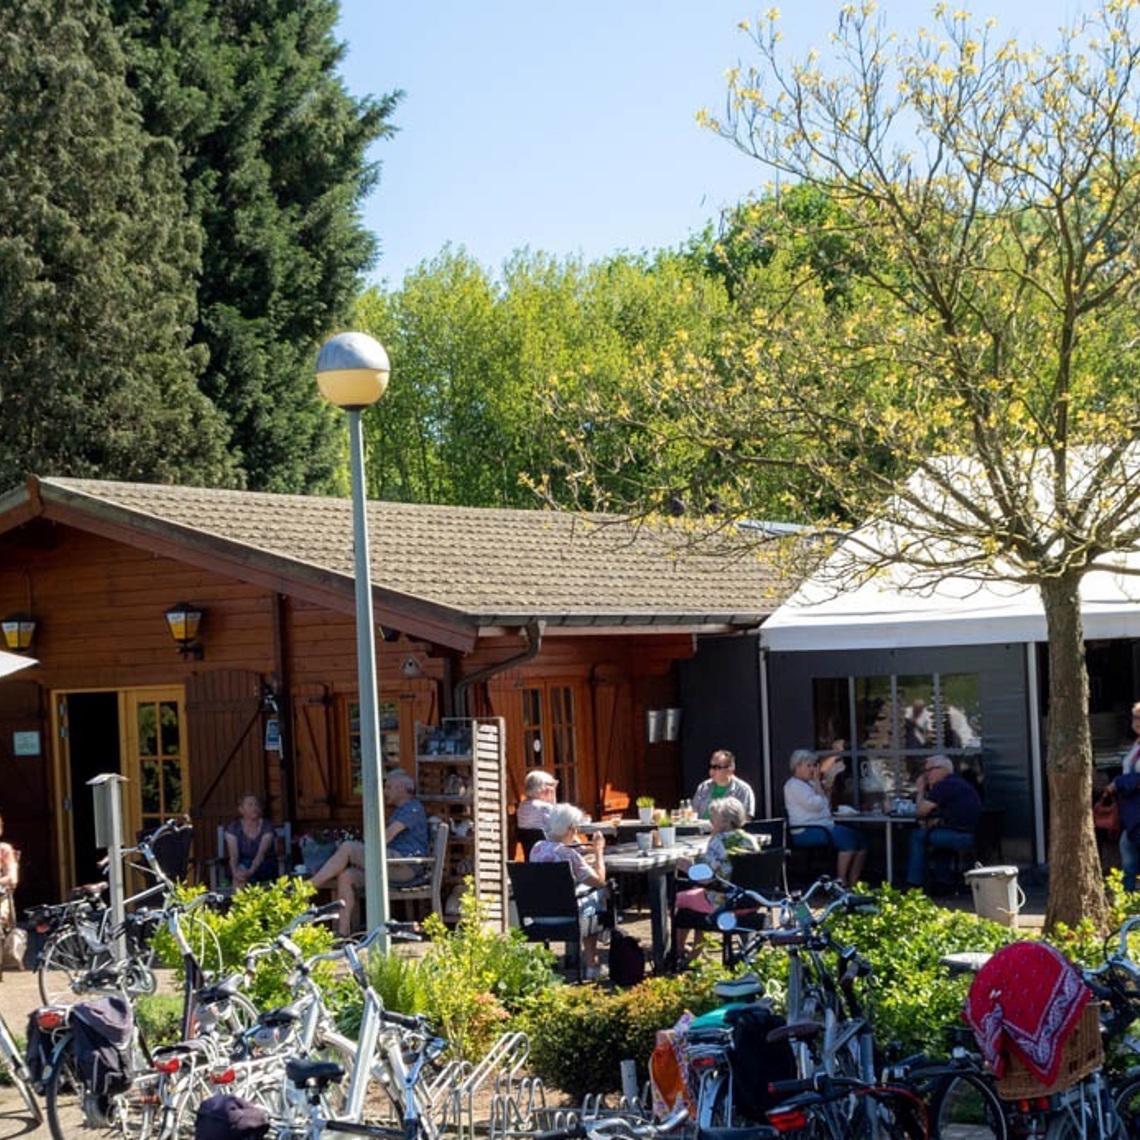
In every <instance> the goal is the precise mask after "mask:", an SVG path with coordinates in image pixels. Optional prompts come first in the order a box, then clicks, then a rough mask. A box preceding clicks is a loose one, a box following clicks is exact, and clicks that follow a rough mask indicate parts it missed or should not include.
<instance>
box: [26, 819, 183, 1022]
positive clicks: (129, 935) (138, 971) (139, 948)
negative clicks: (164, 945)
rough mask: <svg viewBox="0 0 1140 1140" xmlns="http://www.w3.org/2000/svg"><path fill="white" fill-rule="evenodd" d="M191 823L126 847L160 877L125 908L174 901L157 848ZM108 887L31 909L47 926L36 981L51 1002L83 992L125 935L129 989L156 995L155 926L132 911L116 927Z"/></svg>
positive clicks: (166, 827) (171, 825)
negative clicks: (83, 982) (84, 982)
mask: <svg viewBox="0 0 1140 1140" xmlns="http://www.w3.org/2000/svg"><path fill="white" fill-rule="evenodd" d="M186 826H188V821H187V820H186V819H185V817H179V818H177V819H172V820H168V821H167V822H166V823H164V824H162V826H160V827H159V828H157V829H156V830H155V831H153V832H152V833H151V834H150V835H149V836H145V837H143V838H142V839H140V840H139V843H138V845H137V846H135V847H129V848H125V849H124V850H123V852H122V853H123V855H124V856H130V855H136V854H141V855H143V856H144V864H143V865H142V866H141V867H140V866H139V864H135V866H136V867H139V869H140V870H142V871H143V872H144V873H145V874H148V875H150V876H152V877H153V878H155V880H156V882H155V883H154V884H153V885H152V886H149V887H147V888H145V889H144V890H142V891H139V892H138V893H137V894H134V895H131V896H130V897H129V898H127V899H125V900H124V901H123V906H124V907H125V908H126V907H132V906H134V907H137V906H139V905H140V904H141V903H144V902H147V901H148V900H151V899H154V898H157V897H158V896H160V895H161V896H163V898H164V900H165V899H169V897H170V893H171V891H172V890H173V889H174V883H173V882H172V881H171V880H170V879H169V878H168V877H167V876H166V874H165V873H164V872H163V871H162V868H161V867H160V866H159V864H158V861H157V859H155V858H154V853H153V846H154V844H155V843H157V841H158V840H159V839H160V838H162V837H163V836H165V835H167V834H169V833H171V832H174V831H178V830H180V829H182V828H184V827H186ZM106 889H107V884H106V883H94V884H88V885H85V886H82V887H77V888H75V891H74V892H73V893H75V894H76V895H77V897H76V898H75V899H73V900H71V901H69V902H66V903H61V904H56V905H55V906H48V907H39V908H36V909H35V910H33V911H30V912H29V917H30V918H31V920H32V921H33V923H35V925H36V927H37V929H40V930H41V932H43V928H44V927H45V926H46V927H47V930H46V934H47V937H46V939H45V941H44V944H43V947H42V949H41V950H40V953H39V956H38V959H37V962H36V982H37V985H38V987H39V991H40V998H41V999H42V1001H43V1003H44V1004H45V1005H51V1004H53V1003H54V1002H57V1001H60V1000H61V999H63V998H66V997H68V996H69V995H72V994H76V993H79V992H81V991H79V990H77V988H76V984H77V982H78V980H79V979H80V978H82V977H85V976H91V975H92V974H94V973H95V972H97V971H99V970H102V969H106V968H107V967H109V966H110V965H111V963H112V962H114V961H115V959H116V958H117V957H118V956H119V955H118V952H117V950H116V944H117V942H118V940H119V938H120V936H122V939H123V942H124V955H125V958H126V960H127V961H129V962H130V963H131V968H130V971H129V973H128V976H127V977H126V978H125V979H124V981H125V984H126V986H127V989H128V991H129V992H130V993H131V994H134V995H137V996H141V995H143V994H151V993H154V991H155V988H156V986H157V981H156V978H155V974H154V969H153V959H154V955H153V951H152V949H151V935H152V934H153V933H154V927H153V926H152V925H148V923H147V921H146V919H145V917H143V916H138V915H134V914H131V913H129V912H128V913H126V914H125V915H124V917H123V921H122V923H121V924H119V925H114V924H113V923H112V915H111V909H110V907H109V906H108V905H107V903H106V901H105V899H104V898H103V894H104V892H105V891H106Z"/></svg>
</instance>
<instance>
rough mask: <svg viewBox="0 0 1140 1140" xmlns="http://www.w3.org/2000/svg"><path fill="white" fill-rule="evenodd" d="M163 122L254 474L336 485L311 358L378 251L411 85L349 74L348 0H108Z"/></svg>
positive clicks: (198, 334)
mask: <svg viewBox="0 0 1140 1140" xmlns="http://www.w3.org/2000/svg"><path fill="white" fill-rule="evenodd" d="M110 2H111V7H112V11H113V13H114V18H115V20H116V23H117V24H118V26H119V27H120V29H121V31H122V33H123V36H124V39H125V41H126V44H127V49H128V52H129V54H130V58H131V63H132V81H133V83H134V85H135V88H136V90H137V92H138V95H139V98H140V100H141V102H142V106H143V112H144V116H145V121H146V125H147V127H148V129H149V130H150V131H151V133H152V134H154V135H156V136H159V137H170V138H172V139H173V140H174V141H175V145H176V146H177V148H178V152H179V155H180V156H181V159H182V166H183V171H184V176H185V179H186V185H187V194H188V199H189V201H190V203H191V206H192V208H193V210H194V211H195V212H196V214H197V216H198V217H199V218H200V220H201V224H202V228H203V231H204V237H205V240H204V246H203V255H202V269H201V276H200V280H199V287H198V304H199V319H198V323H197V326H196V329H195V342H196V343H197V344H199V345H201V346H202V347H203V348H205V350H206V352H207V362H206V366H205V369H204V371H203V373H202V377H201V381H200V384H201V388H202V391H203V392H204V393H205V394H206V395H207V396H208V397H209V398H210V400H211V401H213V403H214V404H215V405H216V406H217V407H218V408H220V409H221V410H222V411H223V412H224V413H225V416H226V418H227V420H228V421H229V424H230V431H231V437H230V445H231V447H232V449H233V451H234V453H235V454H236V456H237V457H238V459H239V461H240V462H241V464H242V466H243V468H244V469H245V472H246V476H247V479H248V482H249V485H250V486H251V487H253V488H256V489H261V490H273V491H312V490H327V489H329V488H330V487H331V486H332V485H333V483H334V482H335V480H336V477H337V475H338V473H339V471H340V468H341V466H342V455H343V449H342V444H341V439H340V435H339V427H338V422H337V419H336V417H335V414H334V413H333V412H332V411H331V410H330V409H329V408H328V407H327V406H325V405H324V404H323V402H322V401H320V400H319V398H318V397H317V396H316V393H315V386H314V382H313V376H312V371H313V354H314V352H315V349H316V346H317V345H318V343H319V342H320V340H321V339H323V337H324V336H325V335H327V334H328V333H330V332H332V331H334V330H335V329H336V328H337V327H339V326H342V325H344V324H345V323H346V320H347V318H348V314H349V311H350V308H351V304H352V302H353V300H354V299H355V297H356V295H357V294H358V293H359V291H360V289H361V287H362V273H363V271H364V270H365V269H366V268H367V267H368V266H369V265H370V264H371V263H372V261H373V259H374V256H375V252H376V250H375V243H374V240H373V238H372V237H371V236H370V235H369V234H368V233H367V232H366V231H365V229H364V228H363V226H362V224H361V221H360V217H359V206H360V203H361V202H362V200H363V199H364V197H365V196H366V195H367V194H368V192H369V191H370V190H371V189H372V187H373V185H374V184H375V182H376V178H377V167H376V166H375V164H372V163H369V162H368V161H367V157H366V151H367V148H368V147H369V145H370V144H371V143H372V142H374V141H375V140H377V139H380V138H383V137H385V136H386V135H387V134H388V133H389V132H390V131H391V126H390V124H389V122H388V120H389V117H390V116H391V114H392V112H393V110H394V108H395V105H396V102H397V98H398V96H396V95H391V96H387V97H384V98H381V99H378V100H373V99H364V100H356V99H353V98H352V97H351V96H350V95H349V94H348V93H347V91H346V90H345V89H344V86H343V84H342V82H341V80H340V79H339V77H338V75H337V67H338V65H339V63H340V61H341V59H342V57H343V45H341V44H339V43H338V42H337V41H336V39H335V37H334V34H333V32H334V28H335V24H336V18H337V12H338V4H337V0H261V2H259V3H257V4H250V3H248V2H246V0H110Z"/></svg>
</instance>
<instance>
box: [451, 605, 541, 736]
mask: <svg viewBox="0 0 1140 1140" xmlns="http://www.w3.org/2000/svg"><path fill="white" fill-rule="evenodd" d="M545 629H546V622H544V621H537V620H535V621H528V622H527V623H526V626H525V627H524V628H523V633H524V635H525V636H526V639H527V643H528V644H527V647H526V649H524V650H523V651H522V652H521V653H516V654H515V656H514V657H508V658H507V659H506V660H505V661H500V662H498V664H495V665H488V666H487V668H486V669H480V670H479V671H478V672H476V673H472V674H471V675H470V676H469V677H461V678H460V679H459V681H458V683H457V684H456V686H455V691H454V694H453V696H452V700H453V702H454V704H455V715H456V716H466V715H467V690H468V689H469V688H471V686H472V685H476V684H478V683H479V682H480V681H485V680H487V678H488V677H493V676H495V674H496V673H502V672H504V671H505V670H507V669H513V668H514V667H515V666H516V665H522V664H524V663H525V662H527V661H530V660H531V659H532V658H534V657H537V656H538V652H539V650H540V649H541V648H542V634H543V631H544V630H545Z"/></svg>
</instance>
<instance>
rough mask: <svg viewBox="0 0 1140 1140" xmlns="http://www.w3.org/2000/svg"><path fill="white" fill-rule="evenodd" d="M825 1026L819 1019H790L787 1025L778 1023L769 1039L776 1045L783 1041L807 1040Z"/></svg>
mask: <svg viewBox="0 0 1140 1140" xmlns="http://www.w3.org/2000/svg"><path fill="white" fill-rule="evenodd" d="M822 1030H823V1026H822V1025H820V1023H819V1022H818V1021H789V1022H788V1024H787V1025H778V1026H777V1027H776V1028H775V1029H773V1030H772V1032H771V1033H769V1034H768V1040H769V1041H770V1042H771V1043H772V1044H773V1045H776V1044H778V1043H779V1042H781V1041H807V1040H808V1038H810V1037H815V1036H816V1035H817V1034H818V1033H820V1032H822Z"/></svg>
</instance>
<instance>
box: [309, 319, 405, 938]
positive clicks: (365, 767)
mask: <svg viewBox="0 0 1140 1140" xmlns="http://www.w3.org/2000/svg"><path fill="white" fill-rule="evenodd" d="M389 371H390V369H389V365H388V354H387V353H386V352H385V351H384V347H383V345H381V344H380V342H379V341H376V340H373V339H372V337H370V336H366V335H365V334H364V333H356V332H348V333H339V334H338V335H337V336H334V337H332V338H330V339H329V340H327V341H325V343H324V344H323V345H322V346H321V351H320V353H319V355H318V356H317V385H318V387H319V388H320V390H321V395H322V396H324V397H325V399H326V400H329V401H330V402H331V403H334V404H336V406H337V407H338V408H340V409H342V410H343V411H344V412H346V413H347V415H348V438H349V452H350V454H351V457H352V543H353V556H354V571H353V573H354V576H355V579H356V668H357V675H358V678H359V685H360V763H361V777H362V783H363V786H364V890H365V894H366V897H367V900H368V914H367V920H368V929H369V930H375V929H376V927H377V926H379V925H380V924H381V923H382V922H386V921H387V919H388V871H387V867H386V866H385V863H384V805H383V803H382V802H381V785H380V749H379V740H380V722H379V719H378V716H377V710H376V695H377V693H376V637H375V625H374V622H373V618H372V569H371V566H370V564H369V557H368V518H367V515H366V514H365V510H364V503H365V496H364V435H363V432H362V430H361V425H360V413H361V412H362V411H363V410H364V409H365V408H367V407H370V406H371V405H372V404H374V403H376V401H377V400H379V399H380V397H381V396H383V395H384V390H385V388H387V387H388V374H389ZM387 942H388V940H387V937H386V935H384V934H381V936H380V939H379V948H380V949H381V950H382V951H383V950H386V949H387Z"/></svg>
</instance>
